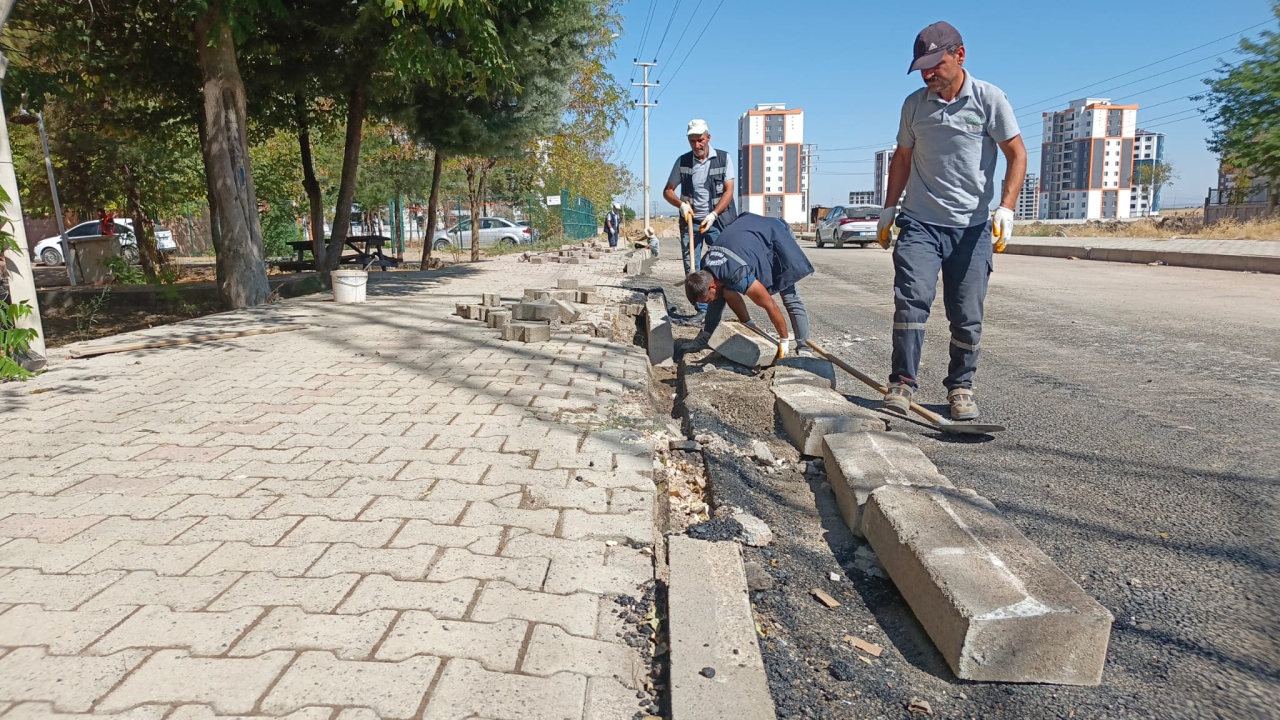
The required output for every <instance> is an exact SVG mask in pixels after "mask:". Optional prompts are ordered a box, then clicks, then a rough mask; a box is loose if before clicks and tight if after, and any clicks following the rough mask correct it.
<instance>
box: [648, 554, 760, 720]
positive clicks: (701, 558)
mask: <svg viewBox="0 0 1280 720" xmlns="http://www.w3.org/2000/svg"><path fill="white" fill-rule="evenodd" d="M667 547H668V559H669V564H670V567H671V584H670V589H669V590H668V595H667V609H668V613H669V620H670V623H671V718H672V720H774V719H775V718H776V717H777V716H776V715H775V713H774V709H773V698H772V697H771V696H770V695H769V682H768V678H767V677H766V676H765V671H764V660H763V659H762V658H761V656H760V646H759V645H758V644H757V642H756V631H755V618H754V616H753V615H752V612H751V603H750V601H749V600H748V599H747V577H746V572H745V570H744V569H743V563H742V551H741V549H740V548H739V546H738V544H737V543H733V542H707V541H705V540H695V539H693V538H689V537H685V536H682V535H673V536H671V537H669V538H668V545H667ZM706 668H710V670H711V671H714V672H707V673H706V674H704V669H706Z"/></svg>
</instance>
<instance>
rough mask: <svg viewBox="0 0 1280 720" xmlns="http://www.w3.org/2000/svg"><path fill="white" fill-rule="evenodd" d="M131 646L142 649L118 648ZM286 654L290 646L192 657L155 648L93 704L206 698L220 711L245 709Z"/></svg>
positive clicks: (103, 708)
mask: <svg viewBox="0 0 1280 720" xmlns="http://www.w3.org/2000/svg"><path fill="white" fill-rule="evenodd" d="M130 652H141V651H133V650H125V651H123V653H130ZM123 653H122V654H123ZM291 659H293V653H290V652H271V653H266V654H263V655H260V656H258V657H256V658H244V659H241V658H196V657H191V656H190V655H189V654H188V653H187V652H186V651H185V650H158V651H156V652H155V654H153V655H152V656H151V657H150V658H148V659H147V661H146V663H144V664H143V665H142V667H139V668H138V669H137V670H136V671H134V673H133V674H131V675H130V676H129V677H128V678H127V679H126V680H125V681H124V683H122V684H121V685H120V687H118V688H116V689H115V690H114V691H112V693H111V694H110V695H108V696H107V697H106V698H104V699H103V700H102V702H100V703H99V704H98V705H97V707H96V708H95V710H97V711H99V712H116V711H120V710H125V709H128V708H131V707H133V706H135V705H141V704H145V703H205V704H208V705H212V706H213V709H214V710H215V711H216V712H217V713H218V714H222V715H226V714H233V713H249V712H250V711H252V710H253V707H254V705H255V704H256V703H257V701H258V698H259V697H261V696H262V694H263V693H264V692H265V691H266V689H267V688H268V687H270V686H271V683H272V682H273V681H275V679H276V676H277V675H279V674H280V671H281V670H283V669H284V667H285V665H288V664H289V661H290V660H291Z"/></svg>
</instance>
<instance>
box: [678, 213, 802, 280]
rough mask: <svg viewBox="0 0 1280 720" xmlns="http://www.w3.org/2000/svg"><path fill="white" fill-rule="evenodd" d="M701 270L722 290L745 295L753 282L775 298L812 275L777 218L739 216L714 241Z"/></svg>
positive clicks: (784, 224)
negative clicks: (722, 287)
mask: <svg viewBox="0 0 1280 720" xmlns="http://www.w3.org/2000/svg"><path fill="white" fill-rule="evenodd" d="M702 266H703V268H704V269H705V270H706V271H707V272H709V273H711V276H712V277H714V278H715V279H716V282H717V283H719V284H721V285H723V286H724V287H725V289H727V290H732V291H734V292H736V293H739V294H746V292H747V289H748V288H750V287H751V284H752V283H754V282H755V281H756V280H759V281H760V284H761V285H764V287H765V289H766V290H768V291H769V294H770V295H776V294H778V293H780V292H781V291H783V290H786V289H787V288H789V287H791V286H793V285H795V284H796V283H797V282H799V281H800V280H802V279H804V278H806V277H808V276H810V275H812V274H813V265H812V264H811V263H810V262H809V258H808V257H806V256H805V254H804V250H802V249H801V248H800V243H798V242H796V237H795V235H793V234H791V228H789V227H787V225H786V223H784V222H782V221H781V220H779V219H778V218H767V217H764V216H762V215H756V214H754V213H742V214H741V215H739V216H738V219H737V220H734V221H733V223H732V224H731V225H729V227H727V228H725V229H724V232H722V233H720V237H718V238H716V243H715V245H712V246H711V249H710V250H709V251H708V252H707V254H706V256H705V257H704V258H703V260H702Z"/></svg>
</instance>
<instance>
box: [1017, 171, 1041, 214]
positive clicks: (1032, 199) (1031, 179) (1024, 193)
mask: <svg viewBox="0 0 1280 720" xmlns="http://www.w3.org/2000/svg"><path fill="white" fill-rule="evenodd" d="M1014 216H1015V217H1017V218H1018V219H1019V220H1035V219H1036V218H1038V217H1040V178H1039V177H1038V176H1037V175H1036V174H1035V173H1027V177H1026V178H1025V179H1024V180H1023V181H1022V190H1021V191H1019V192H1018V207H1016V208H1014Z"/></svg>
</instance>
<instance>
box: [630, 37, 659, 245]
mask: <svg viewBox="0 0 1280 720" xmlns="http://www.w3.org/2000/svg"><path fill="white" fill-rule="evenodd" d="M632 64H633V65H636V66H637V67H642V68H644V82H632V83H631V84H632V85H633V86H634V87H642V88H644V102H642V103H640V107H642V108H644V203H642V204H643V205H644V226H645V227H646V228H648V227H649V108H651V107H657V106H658V103H651V102H649V88H653V87H658V84H657V83H651V82H649V68H653V67H657V66H658V63H656V62H647V63H646V62H639V61H632Z"/></svg>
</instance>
